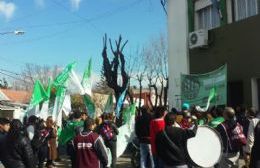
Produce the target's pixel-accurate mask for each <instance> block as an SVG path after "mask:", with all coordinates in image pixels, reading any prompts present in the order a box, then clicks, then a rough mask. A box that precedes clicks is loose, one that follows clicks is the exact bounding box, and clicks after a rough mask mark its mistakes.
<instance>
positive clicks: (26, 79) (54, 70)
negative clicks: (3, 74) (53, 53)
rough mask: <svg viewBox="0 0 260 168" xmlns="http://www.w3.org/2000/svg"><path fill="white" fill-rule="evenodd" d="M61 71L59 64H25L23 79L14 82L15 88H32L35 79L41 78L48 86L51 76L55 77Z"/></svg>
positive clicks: (22, 73)
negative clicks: (51, 65) (52, 65)
mask: <svg viewBox="0 0 260 168" xmlns="http://www.w3.org/2000/svg"><path fill="white" fill-rule="evenodd" d="M60 71H61V69H60V68H59V67H58V66H57V65H55V66H54V67H50V66H47V65H44V66H41V65H36V64H25V66H24V68H23V70H22V72H21V77H22V80H19V81H17V80H15V81H14V82H13V88H16V89H23V90H32V89H33V85H34V81H35V80H40V81H41V83H42V84H43V86H45V87H46V86H47V85H48V82H49V78H50V79H54V78H55V77H56V76H57V75H58V73H60Z"/></svg>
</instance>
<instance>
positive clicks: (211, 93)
mask: <svg viewBox="0 0 260 168" xmlns="http://www.w3.org/2000/svg"><path fill="white" fill-rule="evenodd" d="M216 95H217V92H216V88H215V87H214V88H212V89H210V92H209V97H208V101H207V105H206V107H204V108H201V107H200V106H196V110H197V111H199V112H206V111H207V110H208V109H209V106H210V102H211V101H212V100H213V99H214V98H215V97H216Z"/></svg>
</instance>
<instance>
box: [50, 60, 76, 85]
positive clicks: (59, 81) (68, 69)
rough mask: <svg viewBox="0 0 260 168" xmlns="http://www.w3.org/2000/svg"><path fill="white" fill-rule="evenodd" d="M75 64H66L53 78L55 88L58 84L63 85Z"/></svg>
mask: <svg viewBox="0 0 260 168" xmlns="http://www.w3.org/2000/svg"><path fill="white" fill-rule="evenodd" d="M75 66H76V62H73V63H70V64H68V65H67V66H66V67H65V69H64V70H63V71H62V72H61V73H60V74H59V75H58V76H57V77H56V78H55V80H54V82H53V86H54V87H55V88H56V89H57V88H58V87H60V86H64V85H65V83H66V82H67V80H68V79H69V77H70V73H71V71H72V69H73V68H74V67H75Z"/></svg>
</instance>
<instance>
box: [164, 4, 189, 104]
mask: <svg viewBox="0 0 260 168" xmlns="http://www.w3.org/2000/svg"><path fill="white" fill-rule="evenodd" d="M168 46H169V50H168V52H169V53H168V57H169V59H168V60H169V91H168V92H169V93H168V100H169V108H170V109H171V108H172V107H176V108H180V106H181V105H179V104H180V103H179V100H177V99H176V96H177V95H178V96H179V95H181V74H189V50H188V1H187V0H168ZM177 106H178V107H177Z"/></svg>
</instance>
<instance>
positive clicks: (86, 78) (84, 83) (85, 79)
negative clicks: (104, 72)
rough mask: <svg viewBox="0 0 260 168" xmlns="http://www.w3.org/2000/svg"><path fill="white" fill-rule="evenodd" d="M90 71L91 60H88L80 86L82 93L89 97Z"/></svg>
mask: <svg viewBox="0 0 260 168" xmlns="http://www.w3.org/2000/svg"><path fill="white" fill-rule="evenodd" d="M91 69H92V59H91V58H90V59H89V62H88V67H87V68H86V70H85V72H84V74H83V78H82V81H81V85H82V87H83V89H84V92H85V93H86V94H88V95H91Z"/></svg>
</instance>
